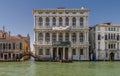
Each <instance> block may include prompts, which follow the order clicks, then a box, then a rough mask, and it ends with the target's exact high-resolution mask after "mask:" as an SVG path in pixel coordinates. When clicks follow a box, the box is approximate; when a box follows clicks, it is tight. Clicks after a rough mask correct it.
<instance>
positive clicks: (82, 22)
mask: <svg viewBox="0 0 120 76" xmlns="http://www.w3.org/2000/svg"><path fill="white" fill-rule="evenodd" d="M83 25H84V19H83V17H81V18H80V26H81V27H83Z"/></svg>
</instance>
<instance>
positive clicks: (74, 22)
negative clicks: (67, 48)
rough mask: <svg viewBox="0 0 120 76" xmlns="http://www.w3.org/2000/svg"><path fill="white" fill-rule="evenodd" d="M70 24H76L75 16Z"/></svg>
mask: <svg viewBox="0 0 120 76" xmlns="http://www.w3.org/2000/svg"><path fill="white" fill-rule="evenodd" d="M72 25H73V26H76V18H75V17H73V18H72Z"/></svg>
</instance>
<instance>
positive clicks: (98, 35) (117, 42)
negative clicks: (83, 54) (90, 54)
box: [90, 23, 120, 60]
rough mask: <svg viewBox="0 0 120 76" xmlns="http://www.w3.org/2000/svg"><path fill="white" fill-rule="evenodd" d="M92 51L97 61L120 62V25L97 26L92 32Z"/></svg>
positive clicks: (104, 24)
mask: <svg viewBox="0 0 120 76" xmlns="http://www.w3.org/2000/svg"><path fill="white" fill-rule="evenodd" d="M90 34H91V36H92V37H90V44H91V47H90V48H91V51H94V53H96V59H97V60H120V25H118V24H111V23H102V24H97V25H96V26H94V27H92V28H91V30H90Z"/></svg>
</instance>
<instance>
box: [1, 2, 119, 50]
mask: <svg viewBox="0 0 120 76" xmlns="http://www.w3.org/2000/svg"><path fill="white" fill-rule="evenodd" d="M57 7H65V8H81V7H85V8H88V9H90V12H89V17H88V18H89V26H93V25H96V24H98V23H104V22H111V23H113V24H120V0H0V29H2V27H3V26H5V30H6V31H11V35H17V34H21V35H24V36H26V35H27V34H29V35H30V39H31V49H33V42H34V31H33V27H34V25H33V24H34V20H33V15H32V10H33V9H34V8H39V9H40V8H57Z"/></svg>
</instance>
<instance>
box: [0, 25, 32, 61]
mask: <svg viewBox="0 0 120 76" xmlns="http://www.w3.org/2000/svg"><path fill="white" fill-rule="evenodd" d="M29 51H30V37H29V35H27V36H21V35H17V36H11V34H10V32H6V31H5V28H4V27H3V29H2V30H0V61H15V60H20V59H21V58H22V56H23V54H25V53H28V52H29Z"/></svg>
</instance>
